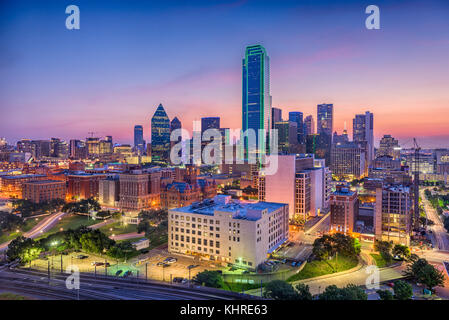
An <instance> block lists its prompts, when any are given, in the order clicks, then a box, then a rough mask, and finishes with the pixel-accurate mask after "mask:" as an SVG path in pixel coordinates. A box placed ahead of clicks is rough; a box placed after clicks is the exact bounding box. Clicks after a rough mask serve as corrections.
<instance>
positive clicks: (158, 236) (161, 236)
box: [149, 231, 168, 250]
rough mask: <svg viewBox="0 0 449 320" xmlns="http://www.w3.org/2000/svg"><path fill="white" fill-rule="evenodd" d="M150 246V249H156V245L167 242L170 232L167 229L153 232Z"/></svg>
mask: <svg viewBox="0 0 449 320" xmlns="http://www.w3.org/2000/svg"><path fill="white" fill-rule="evenodd" d="M149 239H150V247H149V249H150V250H151V249H154V248H156V247H159V246H161V245H163V244H165V243H167V241H168V234H167V232H165V231H161V232H153V233H152V234H151V235H150V238H149Z"/></svg>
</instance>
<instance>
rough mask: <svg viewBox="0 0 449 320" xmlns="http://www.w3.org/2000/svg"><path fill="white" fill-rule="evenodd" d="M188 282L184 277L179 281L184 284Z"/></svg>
mask: <svg viewBox="0 0 449 320" xmlns="http://www.w3.org/2000/svg"><path fill="white" fill-rule="evenodd" d="M188 282H189V280H188V279H186V278H184V279H182V281H181V283H182V284H186V283H188Z"/></svg>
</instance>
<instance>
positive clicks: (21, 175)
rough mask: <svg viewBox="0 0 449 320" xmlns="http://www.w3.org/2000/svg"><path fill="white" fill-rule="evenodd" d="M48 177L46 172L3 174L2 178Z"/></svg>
mask: <svg viewBox="0 0 449 320" xmlns="http://www.w3.org/2000/svg"><path fill="white" fill-rule="evenodd" d="M40 177H46V175H45V174H19V175H7V176H2V179H7V180H14V179H26V178H40Z"/></svg>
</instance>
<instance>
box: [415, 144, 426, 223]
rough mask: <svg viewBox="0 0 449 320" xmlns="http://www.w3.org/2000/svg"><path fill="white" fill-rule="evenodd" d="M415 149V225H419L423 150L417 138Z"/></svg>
mask: <svg viewBox="0 0 449 320" xmlns="http://www.w3.org/2000/svg"><path fill="white" fill-rule="evenodd" d="M413 149H414V150H415V161H414V162H415V168H414V169H415V171H414V172H413V189H414V190H413V191H414V209H415V211H414V221H415V227H417V226H418V223H419V152H420V151H421V147H420V146H419V145H418V142H417V141H416V138H413ZM426 222H427V220H426ZM426 225H427V223H426Z"/></svg>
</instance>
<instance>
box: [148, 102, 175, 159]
mask: <svg viewBox="0 0 449 320" xmlns="http://www.w3.org/2000/svg"><path fill="white" fill-rule="evenodd" d="M169 157H170V119H169V118H168V116H167V113H166V112H165V110H164V107H163V106H162V104H159V106H158V107H157V109H156V112H155V113H154V115H153V118H151V161H163V162H168V160H169Z"/></svg>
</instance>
